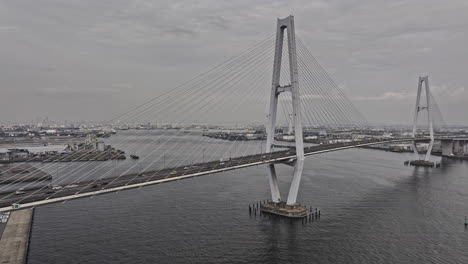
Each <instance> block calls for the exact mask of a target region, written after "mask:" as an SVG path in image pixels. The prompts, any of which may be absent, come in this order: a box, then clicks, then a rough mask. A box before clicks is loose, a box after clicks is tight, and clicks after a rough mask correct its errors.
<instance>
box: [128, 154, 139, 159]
mask: <svg viewBox="0 0 468 264" xmlns="http://www.w3.org/2000/svg"><path fill="white" fill-rule="evenodd" d="M130 158H132V159H135V160H137V159H139V158H140V157H138V156H137V155H135V154H130Z"/></svg>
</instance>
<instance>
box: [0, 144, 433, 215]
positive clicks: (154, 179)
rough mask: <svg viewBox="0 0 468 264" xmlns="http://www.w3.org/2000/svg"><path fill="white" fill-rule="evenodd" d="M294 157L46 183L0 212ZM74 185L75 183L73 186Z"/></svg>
mask: <svg viewBox="0 0 468 264" xmlns="http://www.w3.org/2000/svg"><path fill="white" fill-rule="evenodd" d="M411 140H413V138H393V139H373V140H366V141H354V142H347V143H336V144H324V145H317V146H311V147H306V148H304V153H305V155H306V156H309V155H315V154H320V153H325V152H331V151H338V150H343V149H349V148H355V147H360V146H368V145H375V144H381V143H396V142H404V141H411ZM417 140H418V141H425V140H427V139H426V138H419V139H417ZM294 159H296V154H295V150H284V151H275V152H272V153H263V154H255V155H249V156H244V157H238V158H233V159H230V160H227V161H224V162H220V161H219V160H216V161H209V162H205V163H198V164H192V165H185V166H179V167H174V168H167V169H163V170H154V171H145V172H143V173H139V174H127V175H123V176H120V177H108V178H103V179H99V180H95V181H94V180H89V181H82V182H78V183H74V184H73V185H72V184H69V185H68V186H69V188H67V187H64V188H62V189H59V190H53V189H52V188H51V187H45V188H43V189H39V190H28V191H24V193H22V194H20V195H16V193H15V192H13V193H4V194H2V196H1V197H0V212H5V211H11V210H14V209H12V206H11V205H12V204H14V203H20V208H28V207H35V206H39V205H44V204H49V203H57V202H62V201H66V200H71V199H78V198H83V197H91V196H94V195H100V194H105V193H110V192H116V191H120V190H126V189H132V188H139V187H142V186H146V185H153V184H159V183H164V182H169V181H175V180H181V179H186V178H190V177H197V176H202V175H207V174H211V173H217V172H223V171H228V170H234V169H240V168H245V167H250V166H256V165H261V164H267V163H284V162H288V161H292V160H294ZM74 185H76V186H75V187H73V186H74Z"/></svg>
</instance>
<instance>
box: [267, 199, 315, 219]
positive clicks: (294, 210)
mask: <svg viewBox="0 0 468 264" xmlns="http://www.w3.org/2000/svg"><path fill="white" fill-rule="evenodd" d="M260 211H261V212H263V213H267V214H273V215H279V216H284V217H289V218H303V217H306V216H307V208H306V207H305V206H304V205H301V204H298V203H296V204H294V205H287V204H286V202H279V203H275V202H267V203H265V204H261V205H260Z"/></svg>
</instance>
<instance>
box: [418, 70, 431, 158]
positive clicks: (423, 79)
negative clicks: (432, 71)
mask: <svg viewBox="0 0 468 264" xmlns="http://www.w3.org/2000/svg"><path fill="white" fill-rule="evenodd" d="M423 83H424V88H425V94H426V106H421V92H422V88H423V87H422V84H423ZM430 95H431V94H430V91H429V78H428V77H427V76H425V77H419V84H418V93H417V95H416V108H415V111H414V121H413V138H416V134H417V125H418V115H419V112H421V111H423V110H426V111H427V121H428V124H429V136H430V142H429V146H428V148H427V152H426V155H425V157H424V160H425V161H428V160H429V157H430V155H431V152H432V147H433V146H434V128H433V125H432V113H431V111H432V105H431V104H432V102H431V99H430V98H431V96H430ZM413 152H414V154H415V157H416V160H420V158H419V153H418V149H417V147H416V141H415V140H413Z"/></svg>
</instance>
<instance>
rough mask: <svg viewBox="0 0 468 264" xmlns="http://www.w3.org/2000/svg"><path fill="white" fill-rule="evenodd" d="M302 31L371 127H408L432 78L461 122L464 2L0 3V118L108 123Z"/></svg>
mask: <svg viewBox="0 0 468 264" xmlns="http://www.w3.org/2000/svg"><path fill="white" fill-rule="evenodd" d="M289 14H293V15H294V16H295V22H296V31H297V34H298V35H299V36H300V38H301V39H302V40H303V42H305V44H306V45H307V46H308V48H309V50H310V51H311V52H312V53H313V54H314V55H315V56H316V58H317V59H318V60H319V62H320V63H321V64H322V65H323V66H324V67H325V68H326V69H327V70H328V72H329V73H330V74H331V75H332V76H333V78H334V79H335V81H336V82H337V83H338V84H339V85H340V86H341V87H342V88H343V90H344V91H345V92H346V94H347V95H348V97H349V98H350V99H351V100H352V101H353V102H354V104H355V105H356V106H357V107H358V108H359V109H360V110H361V112H362V113H363V114H364V115H365V116H366V117H367V119H368V120H369V121H371V122H379V123H409V122H410V121H411V118H412V110H413V104H414V100H415V99H414V96H415V91H416V87H417V80H418V76H419V75H421V74H428V75H429V76H430V77H429V78H430V84H431V88H432V90H433V93H434V94H435V97H436V100H438V102H439V106H440V109H441V111H442V113H443V115H444V117H445V119H446V121H447V123H458V124H468V119H467V117H466V114H467V113H468V88H467V83H468V72H467V69H468V67H467V66H468V50H467V47H468V1H467V0H399V1H398V0H394V1H388V0H303V1H284V0H282V1H264V0H236V1H233V0H229V1H221V0H207V1H177V0H167V1H166V0H157V1H156V0H100V1H96V0H75V1H71V0H0V43H1V44H0V45H1V46H0V89H1V96H0V120H2V121H13V120H18V121H20V120H22V121H28V120H31V119H33V118H35V117H45V116H48V117H49V119H55V120H65V119H67V120H108V119H111V118H112V117H114V116H115V115H117V114H119V113H121V112H123V111H125V110H126V109H128V108H130V107H132V106H135V105H138V104H140V103H142V102H144V101H145V100H147V99H148V98H151V97H153V96H155V95H157V94H160V93H161V92H162V91H164V90H167V89H170V88H171V87H174V86H176V85H177V84H179V83H181V82H182V81H183V80H185V79H189V78H191V77H193V76H195V75H197V74H199V73H201V72H203V71H204V70H206V69H208V68H210V67H211V66H214V65H216V64H217V63H219V62H222V61H224V60H226V59H227V58H229V57H231V56H233V55H235V54H236V53H238V52H240V51H241V50H243V49H246V48H248V47H249V46H251V45H253V44H254V43H256V42H258V41H260V40H262V39H264V38H265V37H267V36H269V35H271V34H273V33H274V32H275V27H276V24H275V23H276V18H277V17H285V16H287V15H289Z"/></svg>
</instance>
